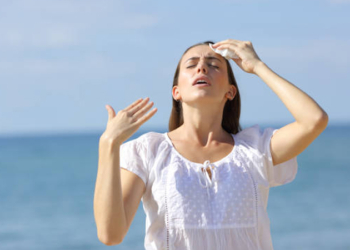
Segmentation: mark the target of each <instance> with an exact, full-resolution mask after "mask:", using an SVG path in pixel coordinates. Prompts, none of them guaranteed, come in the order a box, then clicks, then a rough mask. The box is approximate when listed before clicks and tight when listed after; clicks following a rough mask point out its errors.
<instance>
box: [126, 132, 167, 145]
mask: <svg viewBox="0 0 350 250" xmlns="http://www.w3.org/2000/svg"><path fill="white" fill-rule="evenodd" d="M164 140H165V133H158V132H153V131H151V132H146V133H144V134H141V135H139V136H136V137H135V138H133V139H130V140H128V141H126V142H125V143H124V144H139V145H142V146H144V147H148V146H150V145H154V144H158V143H161V142H162V141H164Z"/></svg>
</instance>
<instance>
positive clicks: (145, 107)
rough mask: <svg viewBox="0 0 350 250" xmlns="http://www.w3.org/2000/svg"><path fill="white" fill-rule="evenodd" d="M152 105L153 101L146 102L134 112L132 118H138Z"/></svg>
mask: <svg viewBox="0 0 350 250" xmlns="http://www.w3.org/2000/svg"><path fill="white" fill-rule="evenodd" d="M152 106H153V102H150V103H147V105H146V106H144V107H143V108H142V109H140V110H139V111H137V112H136V113H135V114H134V118H136V119H138V118H139V117H141V116H142V115H143V114H145V113H146V112H147V111H148V110H150V109H151V108H152Z"/></svg>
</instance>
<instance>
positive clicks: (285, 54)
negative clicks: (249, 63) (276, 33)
mask: <svg viewBox="0 0 350 250" xmlns="http://www.w3.org/2000/svg"><path fill="white" fill-rule="evenodd" d="M349 44H350V41H348V40H340V39H319V40H310V41H307V42H306V41H305V42H300V41H299V42H298V41H297V42H296V43H295V45H293V46H283V45H282V46H279V47H277V46H276V47H262V48H260V49H259V51H260V52H262V54H264V56H265V57H267V58H269V59H274V60H275V59H277V60H288V61H292V62H295V63H300V64H309V63H310V62H315V61H318V62H319V61H323V62H326V63H332V64H334V65H337V66H339V67H340V68H341V69H345V67H349V58H350V48H349V46H348V45H349ZM259 51H257V52H258V53H259ZM299 67H300V65H299ZM334 68H336V67H334Z"/></svg>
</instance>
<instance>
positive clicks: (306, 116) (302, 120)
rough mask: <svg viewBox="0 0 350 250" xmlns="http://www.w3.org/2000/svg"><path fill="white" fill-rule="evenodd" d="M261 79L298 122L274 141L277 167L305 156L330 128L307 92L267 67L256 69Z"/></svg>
mask: <svg viewBox="0 0 350 250" xmlns="http://www.w3.org/2000/svg"><path fill="white" fill-rule="evenodd" d="M255 73H256V75H258V76H259V77H260V78H261V79H262V80H263V81H264V82H265V83H266V84H267V85H268V86H269V87H270V88H271V89H272V90H273V92H275V93H276V95H277V96H278V97H279V98H280V99H281V101H282V102H283V103H284V105H285V106H286V107H287V109H288V110H289V111H290V113H291V114H292V115H293V117H294V118H295V121H294V122H292V123H290V124H287V125H286V126H284V127H282V128H280V129H279V130H278V131H277V132H276V133H275V134H274V135H273V137H272V138H271V155H272V160H273V164H274V165H277V164H280V163H282V162H285V161H287V160H289V159H291V158H293V157H295V156H297V155H299V154H300V153H301V152H303V151H304V150H305V149H306V148H307V147H308V146H309V145H310V144H311V143H312V142H313V141H314V140H315V139H316V138H317V137H318V136H319V135H320V134H321V133H322V131H323V130H324V129H325V128H326V127H327V124H328V115H327V113H326V112H325V111H324V110H323V109H322V108H321V107H320V106H319V105H318V104H317V103H316V102H315V101H314V100H313V99H312V98H311V97H310V96H308V95H307V94H306V93H305V92H303V91H302V90H300V89H299V88H297V87H296V86H294V85H293V84H292V83H290V82H288V81H287V80H285V79H283V78H282V77H280V76H279V75H277V74H276V73H275V72H273V71H272V70H271V69H270V68H269V67H268V66H267V65H266V64H264V63H262V62H261V63H259V64H258V65H257V66H256V68H255Z"/></svg>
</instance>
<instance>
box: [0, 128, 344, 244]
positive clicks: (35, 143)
mask: <svg viewBox="0 0 350 250" xmlns="http://www.w3.org/2000/svg"><path fill="white" fill-rule="evenodd" d="M272 127H274V126H272ZM275 128H277V127H275ZM152 131H156V132H165V130H162V129H155V130H152ZM144 132H146V131H140V132H138V133H137V134H135V135H134V136H133V137H132V138H136V137H137V136H139V135H140V134H142V133H144ZM101 133H102V131H101ZM99 137H100V134H99V133H93V134H66V135H64V134H60V135H46V136H16V137H4V136H3V137H0V249H1V250H22V249H25V250H26V249H28V250H41V249H43V250H44V249H45V250H47V249H48V250H51V249H52V250H59V249H62V250H63V249H64V250H69V249H76V250H80V249H81V250H88V249H119V250H137V249H144V247H143V241H144V235H145V214H144V212H143V208H142V203H140V205H139V209H138V211H137V214H136V216H135V218H134V221H133V223H132V225H131V227H130V229H129V232H128V234H127V236H126V237H125V239H124V241H123V242H122V243H121V244H120V245H116V246H112V247H109V246H105V245H103V244H102V243H101V242H99V240H98V238H97V234H96V226H95V221H94V215H93V195H94V188H95V181H96V174H97V162H98V141H99ZM298 164H299V169H298V174H297V176H296V179H295V180H294V181H293V182H291V183H289V184H287V185H284V186H280V187H275V188H271V189H270V196H269V203H268V213H269V217H270V220H271V234H272V240H273V244H274V249H275V250H292V249H293V250H294V249H298V250H303V249H305V250H313V249H315V250H316V249H317V250H329V249H332V250H343V249H344V250H345V249H350V125H347V126H329V127H327V129H326V130H325V131H324V132H323V133H322V134H321V135H320V136H319V137H318V138H317V139H316V140H315V141H314V142H313V143H312V144H311V145H310V146H309V147H308V148H307V149H306V150H305V151H304V152H303V153H301V154H300V155H299V156H298Z"/></svg>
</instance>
